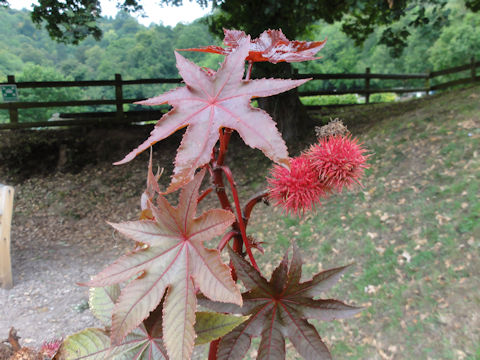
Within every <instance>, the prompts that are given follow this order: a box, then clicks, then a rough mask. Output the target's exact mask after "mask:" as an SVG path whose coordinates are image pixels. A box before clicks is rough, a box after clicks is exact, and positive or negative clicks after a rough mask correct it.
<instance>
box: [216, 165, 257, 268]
mask: <svg viewBox="0 0 480 360" xmlns="http://www.w3.org/2000/svg"><path fill="white" fill-rule="evenodd" d="M221 169H222V171H223V173H224V174H225V176H226V177H227V180H228V182H229V183H230V188H231V189H232V195H233V201H234V202H235V209H236V211H237V221H238V224H239V225H240V232H241V234H242V240H243V243H244V244H245V249H246V250H247V254H248V258H249V259H250V262H251V263H252V265H253V267H254V268H255V269H256V270H257V271H258V272H260V269H259V268H258V265H257V262H256V261H255V258H254V257H253V254H252V249H251V246H250V240H248V237H247V230H246V227H245V222H244V221H243V214H242V208H241V207H240V200H239V199H238V193H237V187H236V184H235V181H234V180H233V174H232V171H231V170H230V168H228V167H227V166H222V167H221ZM234 250H235V249H234Z"/></svg>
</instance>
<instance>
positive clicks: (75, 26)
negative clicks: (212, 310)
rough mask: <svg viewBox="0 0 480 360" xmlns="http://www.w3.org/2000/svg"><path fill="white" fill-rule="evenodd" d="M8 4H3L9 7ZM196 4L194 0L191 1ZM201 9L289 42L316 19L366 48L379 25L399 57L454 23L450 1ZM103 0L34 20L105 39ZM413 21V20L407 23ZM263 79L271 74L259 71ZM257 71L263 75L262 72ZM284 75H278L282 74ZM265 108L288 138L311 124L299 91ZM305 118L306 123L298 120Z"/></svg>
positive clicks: (239, 2) (213, 24)
mask: <svg viewBox="0 0 480 360" xmlns="http://www.w3.org/2000/svg"><path fill="white" fill-rule="evenodd" d="M7 1H8V0H0V4H1V3H6V2H7ZM117 1H118V7H119V8H120V9H123V10H126V11H132V12H135V11H136V12H141V11H143V9H142V6H141V0H117ZM191 1H193V0H191ZM459 1H462V2H463V3H464V5H465V7H466V8H468V9H469V10H471V11H479V10H480V0H459ZM196 2H197V3H199V4H200V5H201V6H203V7H206V6H209V5H211V6H212V8H213V9H214V10H215V11H214V14H213V15H212V16H210V17H209V18H208V19H207V22H208V23H209V27H210V29H211V31H212V32H214V33H215V34H217V35H219V34H221V33H222V30H223V28H234V29H240V30H244V31H245V32H246V33H249V34H251V35H252V37H256V36H258V35H259V34H260V33H261V32H262V31H263V30H264V29H266V28H267V29H268V28H270V29H280V28H281V29H282V30H283V32H284V34H285V35H286V36H287V37H288V38H289V39H296V38H297V37H298V36H301V35H303V33H305V32H306V31H307V30H308V28H309V26H310V25H311V24H313V23H314V22H315V21H316V20H320V19H322V20H324V21H326V22H327V23H333V22H335V21H342V31H343V32H345V33H346V34H348V36H349V37H351V38H352V39H353V40H354V41H355V44H356V45H360V44H363V42H364V41H365V40H366V39H367V37H368V36H369V35H370V34H372V33H373V32H374V31H375V30H376V29H377V28H378V27H382V28H383V31H382V35H381V37H380V40H379V41H380V43H382V44H385V45H387V46H388V47H389V48H391V53H392V54H393V55H395V56H399V55H400V54H401V52H402V50H403V49H404V48H405V47H406V45H407V39H408V37H409V36H410V35H411V33H412V30H413V29H415V28H422V27H430V28H431V29H432V30H434V31H438V30H439V29H440V28H441V27H443V26H446V25H448V19H449V9H448V8H446V4H447V3H448V0H348V1H347V0H340V1H330V0H310V1H303V0H264V1H258V0H196ZM161 3H163V4H166V5H172V6H179V5H181V4H182V3H183V0H161ZM100 12H101V7H100V2H99V0H65V1H59V0H39V2H38V5H34V7H33V12H32V19H33V21H34V22H35V23H37V24H42V23H45V27H46V28H47V30H48V32H49V34H50V36H51V37H52V38H54V39H56V40H58V41H60V42H66V43H74V44H77V43H79V41H81V40H83V39H85V38H86V37H87V36H88V35H92V36H93V37H94V38H96V39H99V38H100V37H101V35H102V32H101V29H100V27H99V26H98V21H99V19H100ZM405 20H408V21H405ZM257 69H258V70H260V75H263V74H265V73H266V72H270V71H271V70H270V69H268V66H267V67H266V68H263V71H262V68H258V67H257ZM258 70H257V71H258ZM276 73H277V74H278V71H276ZM289 74H291V67H290V66H289V65H288V64H287V65H283V66H282V68H281V71H280V74H278V75H280V76H289ZM260 106H261V107H263V108H264V109H266V110H267V111H270V112H271V113H272V114H273V117H274V119H275V120H276V121H277V122H278V123H279V126H280V128H281V129H282V131H283V132H284V136H285V137H286V139H287V140H289V139H290V138H292V137H295V131H296V130H297V129H296V126H295V124H294V123H293V118H294V117H295V118H297V120H296V122H297V123H305V121H304V120H305V119H306V118H307V117H306V113H305V112H304V111H302V107H301V104H300V101H299V99H298V96H296V94H295V91H294V92H292V93H290V94H282V95H281V98H278V97H277V98H272V99H267V100H262V101H261V102H260ZM299 117H300V119H298V118H299Z"/></svg>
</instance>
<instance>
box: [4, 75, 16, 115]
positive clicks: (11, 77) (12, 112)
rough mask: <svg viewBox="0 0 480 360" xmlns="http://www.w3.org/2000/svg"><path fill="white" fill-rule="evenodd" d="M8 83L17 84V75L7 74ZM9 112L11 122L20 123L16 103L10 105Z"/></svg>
mask: <svg viewBox="0 0 480 360" xmlns="http://www.w3.org/2000/svg"><path fill="white" fill-rule="evenodd" d="M7 83H9V84H13V85H15V76H14V75H7ZM8 113H9V115H10V123H18V108H17V107H16V106H15V104H14V103H10V104H9V105H8Z"/></svg>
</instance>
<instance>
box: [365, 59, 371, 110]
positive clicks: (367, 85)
mask: <svg viewBox="0 0 480 360" xmlns="http://www.w3.org/2000/svg"><path fill="white" fill-rule="evenodd" d="M369 103H370V68H369V67H367V68H366V69H365V104H369Z"/></svg>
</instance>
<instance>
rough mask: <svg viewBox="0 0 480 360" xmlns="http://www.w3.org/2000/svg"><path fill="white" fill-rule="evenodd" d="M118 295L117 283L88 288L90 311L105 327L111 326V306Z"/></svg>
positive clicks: (118, 287)
mask: <svg viewBox="0 0 480 360" xmlns="http://www.w3.org/2000/svg"><path fill="white" fill-rule="evenodd" d="M119 296H120V286H118V285H117V284H115V285H109V286H105V287H92V288H90V295H89V297H88V305H89V308H90V311H91V312H92V314H93V315H94V316H95V317H96V318H97V319H98V320H100V321H101V322H102V324H103V325H105V327H108V328H109V327H111V326H112V311H113V306H114V305H115V301H117V299H118V297H119Z"/></svg>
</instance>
